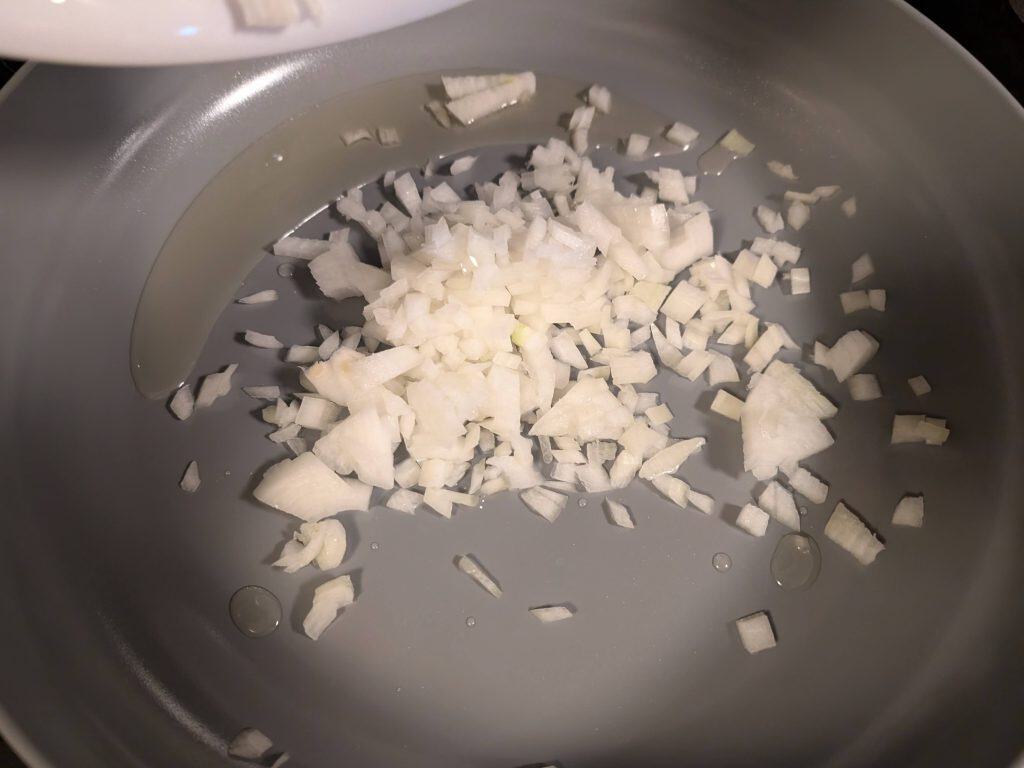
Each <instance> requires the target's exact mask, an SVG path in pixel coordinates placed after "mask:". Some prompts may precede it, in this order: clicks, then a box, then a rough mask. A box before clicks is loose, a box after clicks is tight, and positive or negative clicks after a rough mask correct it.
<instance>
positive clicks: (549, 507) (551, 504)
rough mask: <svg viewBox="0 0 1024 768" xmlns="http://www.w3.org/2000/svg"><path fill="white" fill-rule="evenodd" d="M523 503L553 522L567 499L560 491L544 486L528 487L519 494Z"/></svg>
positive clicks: (560, 512)
mask: <svg viewBox="0 0 1024 768" xmlns="http://www.w3.org/2000/svg"><path fill="white" fill-rule="evenodd" d="M519 498H520V499H522V500H523V503H524V504H525V505H526V506H527V507H529V508H530V509H531V510H533V511H534V512H536V513H537V514H538V515H540V516H541V517H543V518H544V519H545V520H547V521H548V522H549V523H553V522H555V520H556V519H557V518H558V516H559V515H560V514H562V511H563V510H564V509H565V505H566V504H567V503H568V502H569V499H568V498H567V497H566V496H564V495H562V494H561V493H556V492H555V491H549V490H547V489H546V488H540V487H535V488H528V489H527V490H525V491H523V492H522V493H520V494H519Z"/></svg>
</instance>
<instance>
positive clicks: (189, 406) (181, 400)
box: [168, 384, 196, 421]
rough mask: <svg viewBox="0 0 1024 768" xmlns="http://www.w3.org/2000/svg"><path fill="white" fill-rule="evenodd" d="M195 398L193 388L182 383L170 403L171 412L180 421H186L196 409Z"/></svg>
mask: <svg viewBox="0 0 1024 768" xmlns="http://www.w3.org/2000/svg"><path fill="white" fill-rule="evenodd" d="M195 404H196V401H195V398H194V397H193V396H192V388H191V387H189V385H188V384H182V385H181V387H179V388H178V390H177V391H176V392H175V393H174V396H173V397H172V398H171V402H170V404H169V405H168V408H170V410H171V413H173V414H174V417H175V418H176V419H178V420H179V421H184V420H185V419H187V418H188V417H189V416H191V415H192V413H193V412H194V411H195Z"/></svg>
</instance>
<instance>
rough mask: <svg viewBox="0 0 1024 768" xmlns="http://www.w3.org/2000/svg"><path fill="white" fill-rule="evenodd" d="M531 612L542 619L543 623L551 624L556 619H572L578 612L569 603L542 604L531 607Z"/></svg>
mask: <svg viewBox="0 0 1024 768" xmlns="http://www.w3.org/2000/svg"><path fill="white" fill-rule="evenodd" d="M530 613H532V614H533V615H534V616H536V617H537V618H538V619H540V621H541V622H542V623H544V624H550V623H552V622H554V621H563V620H564V619H570V618H572V616H573V615H574V614H575V613H576V612H575V611H574V610H573V609H572V608H571V607H570V606H568V605H542V606H538V607H537V608H531V609H530Z"/></svg>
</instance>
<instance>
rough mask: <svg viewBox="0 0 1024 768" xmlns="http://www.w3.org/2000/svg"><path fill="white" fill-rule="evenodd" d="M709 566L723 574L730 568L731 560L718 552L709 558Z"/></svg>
mask: <svg viewBox="0 0 1024 768" xmlns="http://www.w3.org/2000/svg"><path fill="white" fill-rule="evenodd" d="M711 566H712V567H713V568H714V569H715V570H716V571H718V572H719V573H725V572H726V571H728V570H729V569H730V568H732V558H731V557H729V556H728V555H727V554H725V552H719V553H717V554H716V555H715V556H714V557H712V558H711Z"/></svg>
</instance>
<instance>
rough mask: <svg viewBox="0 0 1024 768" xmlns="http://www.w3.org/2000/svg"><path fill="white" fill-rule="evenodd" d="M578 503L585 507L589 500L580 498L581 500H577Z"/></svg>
mask: <svg viewBox="0 0 1024 768" xmlns="http://www.w3.org/2000/svg"><path fill="white" fill-rule="evenodd" d="M576 503H577V504H579V505H580V506H581V507H585V506H587V500H586V499H580V500H579V501H578V502H576Z"/></svg>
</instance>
